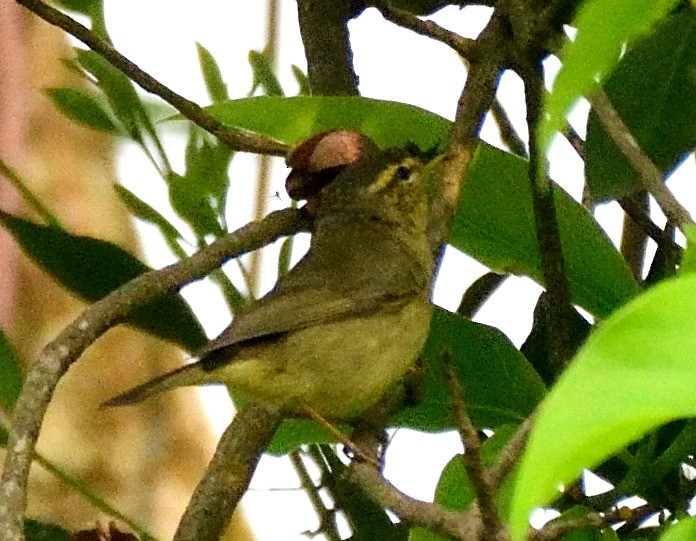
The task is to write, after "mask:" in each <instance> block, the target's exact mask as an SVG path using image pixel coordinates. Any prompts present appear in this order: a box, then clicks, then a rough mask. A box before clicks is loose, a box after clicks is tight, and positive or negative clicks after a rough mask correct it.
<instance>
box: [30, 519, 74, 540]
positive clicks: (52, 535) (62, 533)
mask: <svg viewBox="0 0 696 541" xmlns="http://www.w3.org/2000/svg"><path fill="white" fill-rule="evenodd" d="M24 535H25V537H26V539H27V541H71V540H72V539H75V538H73V536H72V534H71V533H70V532H69V531H67V530H64V529H63V528H61V527H60V526H56V525H55V524H50V523H48V522H39V521H38V520H31V519H25V521H24Z"/></svg>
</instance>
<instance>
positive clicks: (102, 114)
mask: <svg viewBox="0 0 696 541" xmlns="http://www.w3.org/2000/svg"><path fill="white" fill-rule="evenodd" d="M44 94H46V96H48V98H49V99H50V100H51V101H52V102H53V104H54V105H55V106H56V107H57V108H58V110H59V111H60V112H61V113H63V114H64V115H65V116H67V117H68V118H69V119H71V120H74V121H75V122H77V123H79V124H83V125H85V126H87V127H89V128H93V129H95V130H99V131H104V132H107V133H120V132H119V129H118V128H117V127H116V125H115V124H114V123H113V122H112V120H111V117H109V114H108V113H107V112H106V111H105V110H104V109H103V107H102V105H101V104H100V103H99V102H98V101H97V100H96V99H95V98H94V96H91V95H90V94H87V93H86V92H82V91H81V90H77V89H75V88H47V89H44Z"/></svg>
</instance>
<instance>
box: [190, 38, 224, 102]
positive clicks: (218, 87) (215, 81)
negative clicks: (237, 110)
mask: <svg viewBox="0 0 696 541" xmlns="http://www.w3.org/2000/svg"><path fill="white" fill-rule="evenodd" d="M196 51H197V52H198V63H199V64H200V67H201V73H202V74H203V81H204V82H205V88H206V89H207V90H208V96H210V99H211V100H212V101H213V102H214V103H217V102H220V101H226V100H229V99H230V95H229V93H228V91H227V85H226V84H225V81H223V79H222V73H221V72H220V67H219V66H218V63H217V61H216V60H215V57H214V56H213V55H212V54H211V53H210V51H209V50H208V49H206V48H205V47H203V45H201V44H200V43H198V42H196Z"/></svg>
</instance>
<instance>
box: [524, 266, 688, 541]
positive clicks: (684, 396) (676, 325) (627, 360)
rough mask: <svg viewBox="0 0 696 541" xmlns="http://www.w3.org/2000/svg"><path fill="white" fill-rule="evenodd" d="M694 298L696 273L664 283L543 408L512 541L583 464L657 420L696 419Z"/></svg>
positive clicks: (596, 339)
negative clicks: (536, 511) (530, 515)
mask: <svg viewBox="0 0 696 541" xmlns="http://www.w3.org/2000/svg"><path fill="white" fill-rule="evenodd" d="M695 296H696V275H694V274H688V275H686V276H683V277H680V278H677V279H674V280H670V281H666V282H663V283H661V284H658V285H657V286H655V287H653V288H652V289H650V290H648V291H646V292H644V293H643V294H642V295H640V296H639V297H637V298H635V299H634V300H633V301H631V302H630V303H629V304H627V305H626V306H625V307H623V308H621V309H620V310H618V311H617V312H615V313H614V314H612V316H611V317H610V318H609V319H607V320H606V321H604V322H603V323H602V325H601V326H600V327H599V328H598V329H597V331H595V333H594V334H593V335H591V336H590V338H589V339H588V341H587V343H586V344H585V346H584V347H583V348H582V349H581V350H580V352H579V353H578V355H577V356H576V358H575V359H574V361H573V362H572V364H570V366H569V368H568V369H567V370H566V371H565V372H564V373H563V375H562V376H561V378H560V379H559V381H558V384H557V385H556V386H555V387H554V388H553V390H552V392H551V393H550V394H549V396H548V397H547V399H546V400H545V401H544V403H543V404H542V406H541V409H540V411H539V415H538V417H537V419H536V423H535V426H534V429H533V431H532V434H531V436H530V440H529V444H528V447H527V450H526V452H525V454H524V456H523V459H522V462H521V464H520V471H519V476H518V483H517V485H516V487H515V496H514V498H515V499H514V502H513V511H512V525H511V528H512V533H513V539H516V540H517V539H522V537H523V534H524V532H525V531H526V529H527V527H528V522H527V520H528V517H529V514H530V513H531V511H532V509H534V508H535V507H538V506H542V505H545V504H546V503H548V502H549V501H551V500H552V499H553V498H554V497H555V496H556V495H557V494H558V492H557V491H558V486H559V485H561V484H566V483H568V482H570V481H572V480H573V479H575V478H576V477H577V476H578V475H579V474H580V472H581V470H582V469H583V468H592V467H593V466H595V465H597V464H599V463H600V462H601V461H603V460H605V459H607V458H609V457H611V456H612V455H613V454H614V453H616V452H617V451H619V450H620V449H622V448H623V447H624V446H626V445H627V444H628V443H630V442H632V441H635V440H637V439H638V438H640V437H641V436H643V435H644V434H646V433H648V432H649V431H651V430H653V429H654V428H656V427H657V426H659V425H662V424H664V423H666V422H668V421H671V420H674V419H678V418H682V417H691V416H696V402H695V401H694V399H693V397H694V393H695V392H696V388H695V387H694V383H693V382H694V379H693V374H694V371H696V333H694V332H693V327H694V323H695V322H696V304H695V303H694V302H693V299H694V297H695ZM609 397H610V399H609Z"/></svg>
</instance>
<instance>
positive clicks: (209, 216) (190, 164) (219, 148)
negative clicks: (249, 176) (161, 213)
mask: <svg viewBox="0 0 696 541" xmlns="http://www.w3.org/2000/svg"><path fill="white" fill-rule="evenodd" d="M231 158H232V151H231V150H230V149H229V148H227V147H226V146H224V145H222V144H220V143H218V142H211V141H210V140H209V138H208V136H207V135H206V134H205V133H203V132H202V131H201V130H199V129H198V128H196V127H192V128H191V129H190V131H189V140H188V144H187V146H186V172H185V173H184V175H183V176H182V175H177V174H175V173H172V174H170V175H169V176H168V177H167V184H168V186H169V202H170V203H171V205H172V208H173V209H174V211H175V212H176V213H177V214H178V215H179V216H180V217H181V218H182V219H183V220H184V221H185V222H186V223H188V224H189V225H190V226H191V228H192V229H193V230H194V231H195V232H196V235H197V236H198V238H204V237H205V236H206V235H214V236H220V235H221V234H222V233H223V229H222V226H221V223H224V211H225V203H226V198H227V191H228V188H229V177H228V175H227V169H228V168H229V164H230V160H231Z"/></svg>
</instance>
